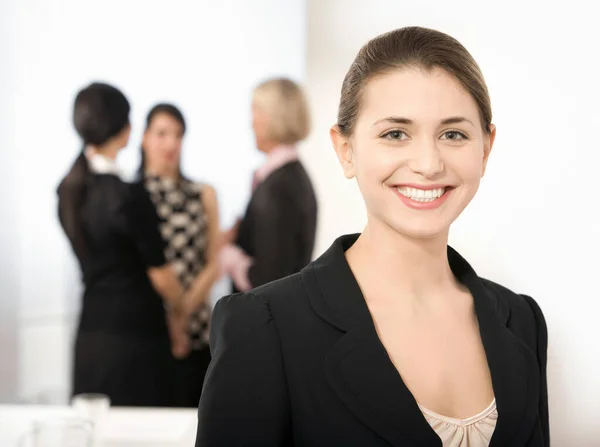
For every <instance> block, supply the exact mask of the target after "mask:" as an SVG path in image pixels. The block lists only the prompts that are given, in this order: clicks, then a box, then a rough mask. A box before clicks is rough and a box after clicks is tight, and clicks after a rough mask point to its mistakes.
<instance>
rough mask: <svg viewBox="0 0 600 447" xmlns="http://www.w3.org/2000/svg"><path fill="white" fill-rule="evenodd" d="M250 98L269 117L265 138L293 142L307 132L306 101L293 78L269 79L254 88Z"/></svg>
mask: <svg viewBox="0 0 600 447" xmlns="http://www.w3.org/2000/svg"><path fill="white" fill-rule="evenodd" d="M252 102H253V104H254V105H255V106H256V107H257V108H258V109H260V110H261V111H263V112H264V113H266V114H267V115H268V117H269V130H268V134H269V139H271V140H273V141H276V142H278V143H281V144H295V143H298V142H300V141H302V140H304V139H305V138H306V137H307V136H308V134H309V133H310V111H309V108H308V101H307V100H306V97H305V95H304V92H303V91H302V89H301V88H300V86H299V85H298V84H296V83H295V82H294V81H292V80H290V79H286V78H276V79H269V80H267V81H265V82H263V83H261V84H259V85H258V86H257V87H256V88H255V89H254V94H253V98H252Z"/></svg>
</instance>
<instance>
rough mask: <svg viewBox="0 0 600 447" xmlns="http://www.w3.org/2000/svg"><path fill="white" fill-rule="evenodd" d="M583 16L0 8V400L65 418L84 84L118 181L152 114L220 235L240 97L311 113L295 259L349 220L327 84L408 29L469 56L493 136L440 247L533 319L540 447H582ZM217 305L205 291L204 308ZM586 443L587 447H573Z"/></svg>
mask: <svg viewBox="0 0 600 447" xmlns="http://www.w3.org/2000/svg"><path fill="white" fill-rule="evenodd" d="M593 8H594V7H593V6H592V5H591V4H590V5H588V4H587V2H584V0H573V1H571V2H569V4H568V5H565V4H564V3H558V2H548V1H541V0H535V1H530V2H522V1H515V0H506V1H504V2H502V3H496V4H494V5H493V4H492V3H481V2H479V1H476V0H455V1H453V2H445V1H441V0H419V1H416V0H414V1H413V0H389V1H386V0H370V1H368V2H367V1H366V0H285V1H284V0H219V1H218V2H213V1H208V0H195V1H192V0H172V1H171V2H168V3H167V2H163V1H156V0H144V1H142V0H127V1H116V0H105V1H103V2H101V3H98V2H92V1H88V0H2V1H1V2H0V33H1V37H0V45H1V47H0V50H1V51H0V76H1V80H2V82H0V89H1V94H0V98H1V101H0V157H1V158H0V170H1V171H0V172H1V174H0V181H1V187H0V197H1V199H0V200H1V203H2V208H3V210H2V221H1V233H0V234H1V236H0V238H1V253H2V257H1V259H0V262H1V263H2V264H1V268H0V359H1V360H0V402H38V403H66V402H67V400H68V397H69V377H70V376H69V374H70V367H71V351H72V336H73V331H74V324H75V322H76V319H77V314H78V306H79V299H80V293H81V285H80V278H79V272H78V268H77V264H76V262H75V259H74V257H73V255H72V252H71V250H70V247H69V245H68V243H67V240H66V238H65V237H64V235H63V234H62V232H61V230H60V227H59V224H58V219H57V216H56V187H57V185H58V182H59V180H60V178H61V177H62V176H63V175H64V174H65V172H66V171H67V169H68V168H69V166H70V164H71V163H72V160H73V159H74V157H75V156H76V153H77V151H78V149H79V146H80V143H79V139H78V137H77V135H76V134H75V132H74V130H73V127H72V123H71V113H72V103H73V99H74V95H75V93H76V92H77V90H79V89H80V88H81V87H83V86H84V85H86V84H87V83H89V82H91V81H95V80H98V81H103V82H108V83H111V84H113V85H115V86H117V87H118V88H120V89H121V90H122V91H123V92H124V93H125V94H126V95H127V96H128V98H129V100H130V101H131V104H132V114H131V116H132V136H131V140H130V143H129V147H128V149H126V150H125V151H124V152H123V153H122V154H121V155H120V156H119V160H118V161H119V164H120V165H121V166H122V167H123V168H124V169H125V171H127V173H128V174H129V175H130V176H132V175H133V173H134V170H135V168H136V167H137V165H138V163H139V144H140V140H141V134H142V132H143V126H144V123H143V121H144V117H145V114H146V112H147V111H148V110H149V108H150V107H151V106H152V105H153V104H155V103H157V102H160V101H168V102H173V103H175V104H177V105H178V106H179V107H180V108H181V109H182V111H183V113H184V115H185V116H186V120H187V122H188V132H187V134H186V138H185V142H184V150H183V168H184V170H185V172H186V173H187V175H188V176H190V177H192V178H194V179H198V180H201V181H204V182H207V183H210V184H211V185H213V186H214V187H215V189H216V190H217V194H218V198H219V205H220V212H221V224H222V226H223V228H227V227H228V226H230V225H231V224H233V222H234V220H235V218H236V217H237V216H238V215H239V214H240V213H242V212H243V210H244V207H245V205H246V202H247V200H248V197H249V194H250V191H249V188H248V187H247V185H249V183H250V180H251V176H252V171H253V169H254V168H255V167H256V166H257V165H258V164H260V162H261V160H262V157H261V155H260V154H259V153H258V151H256V150H255V148H254V139H253V136H252V133H251V127H250V100H251V92H252V89H253V88H254V86H255V85H256V84H257V83H259V82H260V81H262V80H264V79H265V78H268V77H272V76H286V77H290V78H291V79H294V80H296V81H297V82H299V83H300V84H302V85H304V86H305V88H306V91H307V94H308V97H309V100H310V105H311V112H312V116H313V130H312V133H311V136H310V137H309V139H308V140H306V141H305V142H304V143H303V144H302V146H301V158H302V160H303V162H304V164H305V166H306V167H307V169H308V171H309V174H310V176H311V179H312V181H313V182H314V185H315V189H316V193H317V196H318V201H319V224H318V232H317V242H316V248H315V253H314V256H315V257H316V256H318V255H319V254H321V252H322V251H323V250H324V249H325V248H326V247H328V246H329V245H330V244H331V242H332V240H333V239H334V238H335V237H337V236H338V235H340V234H341V233H347V232H358V231H360V230H361V229H362V227H363V225H364V223H365V213H364V208H363V204H362V200H361V198H360V195H359V192H358V189H357V188H356V186H355V184H354V182H349V181H346V180H345V179H344V177H343V175H342V173H341V170H340V169H339V167H338V165H337V161H336V159H335V155H334V152H333V150H332V149H331V145H330V143H329V137H328V129H329V127H330V126H331V125H332V124H333V123H334V122H335V120H336V113H337V102H338V100H339V91H340V87H341V83H342V79H343V77H344V75H345V72H346V70H347V69H348V67H349V65H350V63H351V62H352V60H353V58H354V56H355V54H356V52H357V51H358V49H359V48H360V47H361V46H362V45H363V44H364V43H366V41H367V40H368V39H369V38H371V37H374V36H376V35H377V34H380V33H382V32H385V31H389V30H392V29H395V28H399V27H402V26H407V25H420V26H426V27H432V28H436V29H438V30H440V31H443V32H446V33H448V34H450V35H452V36H454V37H456V38H457V39H458V40H459V41H461V42H462V43H463V44H464V45H465V46H466V47H467V49H469V51H470V52H471V53H472V54H473V56H474V57H475V59H476V60H477V61H478V63H479V64H480V66H481V68H482V70H483V73H484V75H485V77H486V80H487V82H488V86H489V88H490V93H491V98H492V107H493V112H494V120H493V121H494V122H495V123H496V125H497V127H498V137H497V140H496V145H495V147H494V151H493V152H492V155H491V159H490V163H489V168H488V172H487V174H486V177H485V178H484V180H483V183H482V187H481V190H480V192H479V194H478V196H477V198H476V199H475V200H474V202H473V203H472V204H471V206H470V207H469V208H468V209H467V211H466V212H465V214H464V215H463V216H461V218H460V219H459V221H458V222H457V223H456V225H455V226H454V228H453V232H452V234H451V243H452V245H453V246H454V247H455V248H456V249H458V250H459V251H460V252H461V253H462V254H463V255H464V256H465V257H466V258H467V259H469V261H470V262H471V264H472V265H473V266H474V267H475V268H476V270H477V271H478V273H479V275H480V276H484V277H488V278H491V279H493V280H495V281H497V282H500V283H502V284H504V285H506V286H508V287H510V288H512V289H514V290H516V291H518V292H521V293H527V294H530V295H532V296H533V297H534V298H536V300H537V301H538V303H539V304H540V306H541V307H542V309H543V311H544V313H545V316H546V319H547V323H548V327H549V337H550V347H549V365H548V370H549V372H548V374H549V394H550V416H551V429H552V435H553V444H554V445H557V446H572V445H580V446H591V445H600V444H597V443H596V444H594V442H598V441H596V440H597V439H600V429H599V428H598V424H597V423H596V422H595V421H596V419H597V418H598V417H599V416H600V381H599V380H598V379H597V371H598V370H599V368H600V344H599V343H598V337H599V335H598V331H597V324H596V321H597V315H598V312H599V311H600V305H599V302H600V289H599V288H598V286H597V282H596V278H597V275H598V273H597V270H598V266H599V264H600V261H599V256H600V225H598V217H597V216H598V210H597V199H594V197H595V193H594V192H593V191H595V189H596V187H597V185H596V179H597V177H598V169H599V166H600V143H599V142H598V141H599V140H598V136H597V124H598V122H600V107H599V104H600V82H599V80H600V64H599V63H598V61H597V58H596V57H595V55H596V54H597V43H598V42H600V30H599V28H598V26H597V20H598V16H597V14H594V13H593ZM224 293H227V285H226V284H223V283H219V284H217V285H216V286H215V289H214V290H213V293H212V295H213V300H216V299H218V298H219V297H220V296H221V295H223V294H224ZM592 440H594V441H592Z"/></svg>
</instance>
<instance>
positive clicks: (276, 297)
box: [250, 272, 307, 306]
mask: <svg viewBox="0 0 600 447" xmlns="http://www.w3.org/2000/svg"><path fill="white" fill-rule="evenodd" d="M250 293H252V294H253V295H255V296H256V297H257V299H261V300H263V301H264V302H265V303H268V305H269V306H278V305H280V304H281V303H286V305H288V306H294V305H295V304H297V303H298V302H299V301H303V300H305V298H306V293H307V292H306V288H305V286H304V282H303V280H302V274H301V272H299V273H294V274H292V275H289V276H286V277H284V278H281V279H277V280H275V281H271V282H269V283H267V284H264V285H262V286H259V287H257V288H255V289H253V290H251V291H250Z"/></svg>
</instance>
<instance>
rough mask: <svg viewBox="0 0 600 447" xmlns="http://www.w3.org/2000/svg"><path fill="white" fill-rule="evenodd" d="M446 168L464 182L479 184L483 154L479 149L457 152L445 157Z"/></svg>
mask: <svg viewBox="0 0 600 447" xmlns="http://www.w3.org/2000/svg"><path fill="white" fill-rule="evenodd" d="M445 164H446V169H448V170H449V171H451V172H452V173H453V174H454V175H456V176H458V177H459V178H460V180H461V181H462V182H463V183H465V184H471V183H475V184H479V181H480V180H481V175H482V173H483V156H482V155H481V152H480V151H473V152H469V153H458V154H453V155H452V156H448V157H446V160H445Z"/></svg>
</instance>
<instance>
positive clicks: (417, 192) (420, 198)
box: [394, 186, 453, 203]
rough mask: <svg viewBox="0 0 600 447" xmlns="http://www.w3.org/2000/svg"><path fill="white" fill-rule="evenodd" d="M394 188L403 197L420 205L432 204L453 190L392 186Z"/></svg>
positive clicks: (446, 187)
mask: <svg viewBox="0 0 600 447" xmlns="http://www.w3.org/2000/svg"><path fill="white" fill-rule="evenodd" d="M394 188H396V190H397V191H398V193H399V194H401V195H403V196H404V197H406V198H408V199H411V200H414V201H415V202H422V203H428V202H434V201H436V200H438V199H439V198H441V197H442V196H443V195H444V194H446V192H448V191H450V190H451V189H453V188H452V187H451V186H443V187H439V188H433V189H419V188H413V187H411V186H394Z"/></svg>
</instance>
